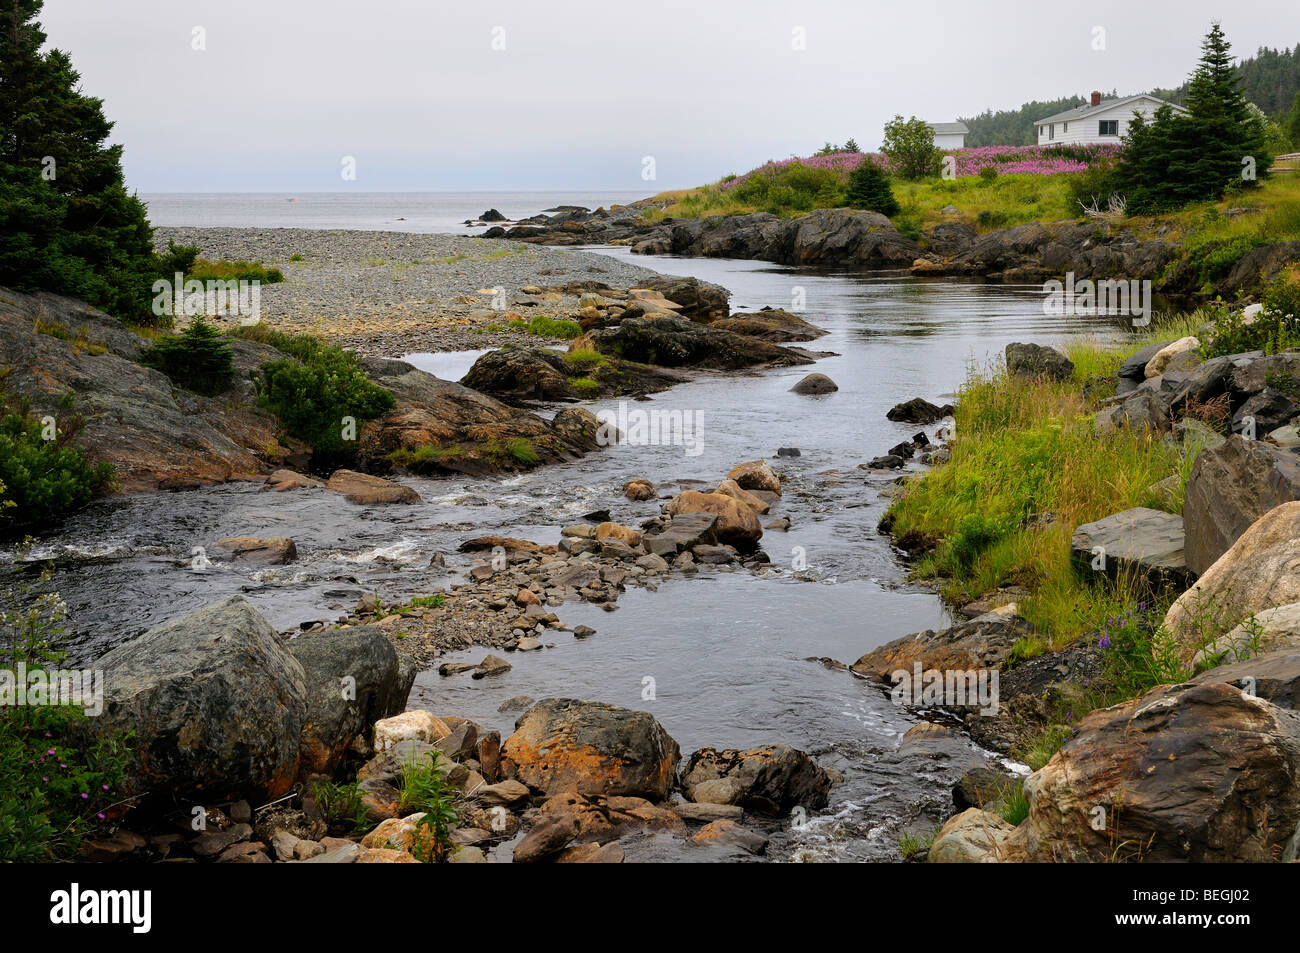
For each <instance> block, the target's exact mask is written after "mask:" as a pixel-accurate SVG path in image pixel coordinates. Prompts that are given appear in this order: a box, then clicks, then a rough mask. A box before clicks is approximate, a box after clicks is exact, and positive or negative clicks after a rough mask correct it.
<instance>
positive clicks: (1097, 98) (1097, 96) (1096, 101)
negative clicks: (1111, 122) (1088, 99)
mask: <svg viewBox="0 0 1300 953" xmlns="http://www.w3.org/2000/svg"><path fill="white" fill-rule="evenodd" d="M1092 104H1093V105H1094V106H1100V105H1101V93H1099V92H1097V91H1096V90H1095V89H1094V90H1093V91H1092Z"/></svg>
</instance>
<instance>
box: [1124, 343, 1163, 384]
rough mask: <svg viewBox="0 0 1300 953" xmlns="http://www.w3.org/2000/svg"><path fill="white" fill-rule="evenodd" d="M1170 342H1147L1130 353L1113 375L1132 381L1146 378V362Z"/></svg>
mask: <svg viewBox="0 0 1300 953" xmlns="http://www.w3.org/2000/svg"><path fill="white" fill-rule="evenodd" d="M1171 343H1173V342H1171V341H1161V342H1158V343H1156V344H1148V345H1147V346H1146V347H1144V348H1142V350H1140V351H1137V352H1135V353H1134V354H1131V355H1130V356H1129V357H1128V358H1127V359H1126V360H1125V361H1124V363H1123V364H1121V365H1120V366H1119V370H1118V371H1116V372H1115V376H1117V377H1120V378H1124V379H1127V380H1133V381H1143V380H1146V367H1147V363H1148V362H1149V361H1150V360H1151V358H1153V357H1155V356H1156V355H1157V354H1159V353H1160V352H1161V351H1162V350H1164V348H1165V347H1166V346H1168V345H1169V344H1171Z"/></svg>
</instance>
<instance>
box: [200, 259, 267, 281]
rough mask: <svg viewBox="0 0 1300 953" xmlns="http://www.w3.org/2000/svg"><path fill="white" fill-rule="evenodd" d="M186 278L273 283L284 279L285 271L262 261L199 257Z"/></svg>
mask: <svg viewBox="0 0 1300 953" xmlns="http://www.w3.org/2000/svg"><path fill="white" fill-rule="evenodd" d="M185 277H186V279H191V278H193V279H197V280H199V281H209V280H211V281H258V282H261V283H262V284H264V285H273V284H275V283H276V282H277V281H284V273H283V272H282V271H280V269H279V268H267V267H266V266H265V265H263V264H262V263H261V262H260V261H244V260H243V259H238V260H235V261H208V260H207V259H205V258H198V259H196V260H195V261H194V262H193V263H191V265H190V267H189V269H188V270H187V271H186V272H185Z"/></svg>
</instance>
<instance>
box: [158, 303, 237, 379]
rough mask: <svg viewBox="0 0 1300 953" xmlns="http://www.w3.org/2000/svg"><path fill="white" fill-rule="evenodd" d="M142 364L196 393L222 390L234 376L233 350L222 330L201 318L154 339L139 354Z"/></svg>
mask: <svg viewBox="0 0 1300 953" xmlns="http://www.w3.org/2000/svg"><path fill="white" fill-rule="evenodd" d="M140 362H141V363H142V364H147V365H148V366H150V367H153V368H156V369H157V370H160V371H162V372H163V373H164V374H166V375H167V376H168V377H170V378H171V379H172V381H174V382H175V383H177V384H179V385H180V386H181V387H184V388H186V389H187V390H192V391H194V392H195V393H196V394H207V395H209V396H211V395H213V394H219V393H221V392H222V391H224V390H226V389H227V388H228V387H230V382H231V381H232V380H233V379H234V376H235V361H234V352H233V351H232V350H231V349H230V345H229V344H227V343H226V342H225V340H224V339H223V338H222V336H221V333H220V332H219V331H217V329H216V328H214V327H213V326H212V325H210V324H208V323H207V322H206V321H204V320H203V319H202V318H196V319H195V320H194V322H193V323H192V324H191V325H190V326H189V327H188V328H186V329H185V331H184V332H183V333H181V334H168V335H165V336H164V337H161V338H159V339H158V340H157V341H155V342H154V343H153V344H152V345H151V346H150V347H149V348H148V349H147V350H146V351H145V352H144V354H143V355H141V357H140Z"/></svg>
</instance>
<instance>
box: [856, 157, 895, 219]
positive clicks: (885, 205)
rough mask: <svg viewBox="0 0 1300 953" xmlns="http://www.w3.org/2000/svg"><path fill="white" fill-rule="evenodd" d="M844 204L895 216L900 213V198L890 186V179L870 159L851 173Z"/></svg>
mask: <svg viewBox="0 0 1300 953" xmlns="http://www.w3.org/2000/svg"><path fill="white" fill-rule="evenodd" d="M844 204H845V205H847V206H848V207H849V208H862V209H867V210H868V211H871V212H879V213H880V214H881V215H886V216H889V217H893V216H895V215H897V214H898V212H899V207H898V200H897V199H895V198H894V191H893V189H891V188H890V187H889V179H888V178H886V177H885V173H884V172H882V171H881V169H880V167H879V166H878V165H876V164H875V163H874V162H872V161H870V160H866V161H864V162H863V163H862V164H861V165H859V166H858V167H857V168H856V169H854V170H853V171H852V172H851V173H849V184H848V188H847V189H846V191H845V193H844Z"/></svg>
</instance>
